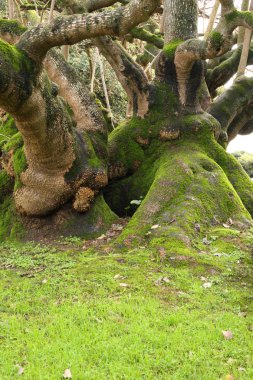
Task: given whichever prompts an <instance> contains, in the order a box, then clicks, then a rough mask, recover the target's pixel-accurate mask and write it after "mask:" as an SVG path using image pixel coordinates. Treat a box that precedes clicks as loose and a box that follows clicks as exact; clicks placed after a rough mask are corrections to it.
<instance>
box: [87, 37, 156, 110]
mask: <svg viewBox="0 0 253 380" xmlns="http://www.w3.org/2000/svg"><path fill="white" fill-rule="evenodd" d="M93 41H94V43H95V44H96V46H97V47H98V48H99V50H100V52H101V53H102V54H103V55H104V57H105V58H106V59H107V61H108V62H109V63H110V65H111V66H112V68H113V70H114V71H115V73H116V75H117V78H118V80H119V82H120V83H121V85H122V87H123V88H124V90H125V91H126V93H127V95H128V101H129V106H128V110H129V112H128V113H129V114H128V116H132V114H137V115H138V116H140V117H144V115H145V114H146V113H147V111H148V109H149V94H150V85H149V83H148V79H147V77H146V75H145V73H144V71H143V70H142V68H141V66H139V65H138V64H137V63H136V62H135V61H134V60H133V59H132V57H131V56H130V55H129V54H128V53H127V52H126V50H125V49H124V48H123V47H122V46H121V45H120V44H119V43H117V42H114V41H112V40H111V39H110V38H109V37H100V38H96V39H94V40H93Z"/></svg>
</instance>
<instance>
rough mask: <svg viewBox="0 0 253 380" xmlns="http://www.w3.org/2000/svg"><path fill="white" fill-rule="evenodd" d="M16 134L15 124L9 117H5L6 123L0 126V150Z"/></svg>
mask: <svg viewBox="0 0 253 380" xmlns="http://www.w3.org/2000/svg"><path fill="white" fill-rule="evenodd" d="M16 133H17V128H16V126H15V122H14V120H13V118H12V117H11V116H7V119H6V121H4V122H2V125H1V126H0V149H2V147H3V146H4V145H5V144H6V143H8V142H9V141H10V139H11V137H12V136H13V135H15V134H16Z"/></svg>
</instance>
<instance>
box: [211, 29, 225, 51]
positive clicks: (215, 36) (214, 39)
mask: <svg viewBox="0 0 253 380" xmlns="http://www.w3.org/2000/svg"><path fill="white" fill-rule="evenodd" d="M208 39H209V42H210V44H211V45H212V46H213V47H214V48H215V49H216V50H219V49H220V48H221V46H222V44H223V35H222V34H221V33H219V32H216V31H213V32H211V33H210V34H209V36H208Z"/></svg>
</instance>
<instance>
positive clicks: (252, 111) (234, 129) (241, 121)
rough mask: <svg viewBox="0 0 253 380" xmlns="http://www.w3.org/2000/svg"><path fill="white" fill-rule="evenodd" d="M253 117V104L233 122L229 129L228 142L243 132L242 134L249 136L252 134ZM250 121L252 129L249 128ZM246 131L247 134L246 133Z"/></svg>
mask: <svg viewBox="0 0 253 380" xmlns="http://www.w3.org/2000/svg"><path fill="white" fill-rule="evenodd" d="M252 117H253V104H252V103H250V104H249V105H247V106H246V107H245V108H244V109H243V111H242V112H241V113H239V114H238V115H237V116H236V117H235V118H234V120H233V121H232V122H231V124H230V125H229V128H228V131H227V133H228V141H229V142H230V141H231V140H233V139H234V138H235V137H236V136H237V135H238V134H239V133H241V131H244V133H243V132H242V133H241V134H249V133H251V132H252ZM249 121H250V126H251V128H247V127H246V125H248V123H249ZM245 131H246V133H245Z"/></svg>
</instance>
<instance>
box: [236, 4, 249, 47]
mask: <svg viewBox="0 0 253 380" xmlns="http://www.w3.org/2000/svg"><path fill="white" fill-rule="evenodd" d="M249 1H250V0H242V5H241V10H242V11H247V10H248V9H249ZM244 33H245V28H243V27H240V28H239V32H238V38H237V43H238V45H239V44H242V43H243V41H244Z"/></svg>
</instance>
